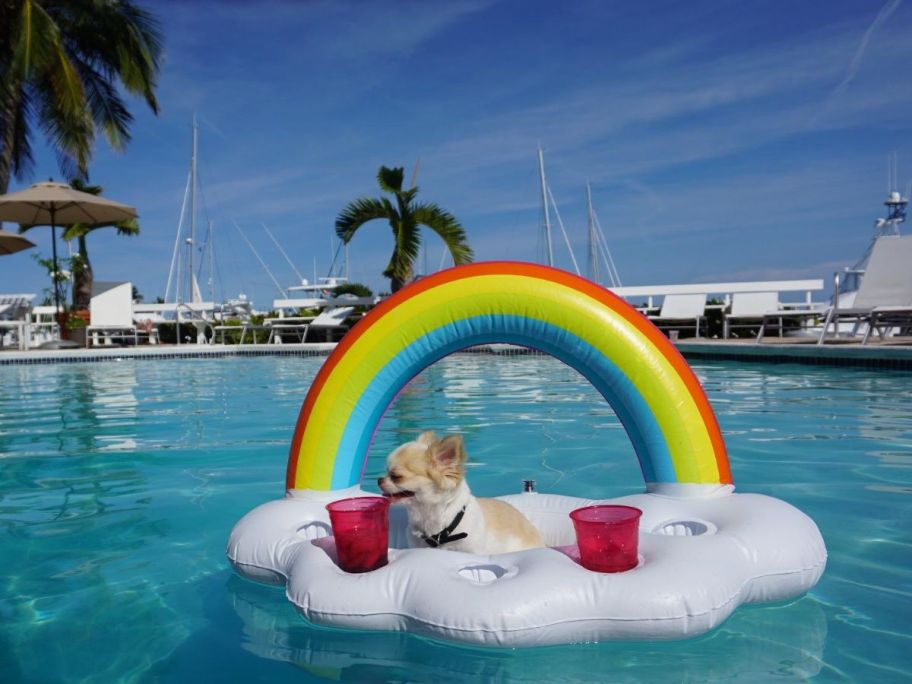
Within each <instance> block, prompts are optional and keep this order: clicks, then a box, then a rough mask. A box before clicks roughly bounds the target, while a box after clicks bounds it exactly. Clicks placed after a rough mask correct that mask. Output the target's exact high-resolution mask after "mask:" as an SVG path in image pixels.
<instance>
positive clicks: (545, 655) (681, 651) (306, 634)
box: [228, 577, 827, 682]
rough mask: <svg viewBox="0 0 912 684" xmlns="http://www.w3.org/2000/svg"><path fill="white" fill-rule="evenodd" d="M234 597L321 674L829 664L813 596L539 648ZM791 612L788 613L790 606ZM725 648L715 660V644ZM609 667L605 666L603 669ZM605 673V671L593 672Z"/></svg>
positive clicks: (714, 674) (240, 611) (253, 640)
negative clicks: (359, 627) (707, 623)
mask: <svg viewBox="0 0 912 684" xmlns="http://www.w3.org/2000/svg"><path fill="white" fill-rule="evenodd" d="M228 600H229V602H230V604H231V607H232V608H233V610H234V611H235V612H236V613H237V615H238V616H239V617H240V618H241V622H242V627H241V630H242V634H243V636H242V639H241V642H242V643H243V647H244V648H245V649H246V650H248V651H250V652H251V653H254V654H256V655H257V656H259V657H261V658H266V659H269V660H275V661H280V662H286V663H290V664H294V665H295V666H297V667H299V668H301V669H303V670H306V671H307V672H308V673H310V674H312V675H314V676H316V677H317V678H319V679H323V680H328V681H347V682H381V681H382V682H416V681H423V682H424V681H427V682H429V681H435V682H465V681H495V682H591V681H599V679H598V677H599V676H603V677H604V679H602V680H601V681H612V682H687V681H719V680H723V681H724V680H733V679H736V678H738V679H741V680H743V681H757V680H765V679H766V678H769V677H772V676H777V677H783V678H794V679H796V680H802V679H806V678H808V677H812V676H814V675H816V674H818V673H819V672H820V670H821V668H822V667H823V663H822V656H823V650H824V645H825V643H826V635H827V620H826V615H825V612H824V610H823V608H822V607H821V605H820V604H819V603H817V602H816V601H814V600H813V599H812V598H808V597H805V598H803V599H801V600H799V601H797V602H795V603H793V604H791V605H788V606H783V607H779V608H775V607H774V608H768V609H765V610H760V609H756V608H755V609H746V610H741V611H739V612H738V614H737V615H736V616H735V617H734V618H732V619H731V620H729V621H728V622H727V623H725V625H724V626H723V627H722V628H721V629H719V630H717V631H715V632H713V633H712V634H710V635H708V636H705V637H702V638H699V639H695V640H691V641H685V642H671V643H658V644H657V643H641V642H623V643H606V644H581V645H577V646H561V647H546V648H538V649H520V650H503V649H481V648H466V647H455V646H450V645H447V644H444V643H439V642H434V641H430V640H427V639H419V638H416V637H412V636H410V635H408V634H404V633H397V632H382V633H369V632H351V631H342V630H331V629H321V628H317V627H311V626H309V625H307V624H306V623H304V622H303V621H301V620H295V619H291V617H290V616H289V612H288V610H287V601H286V599H285V597H284V595H283V593H282V592H281V590H276V589H275V588H269V587H259V586H256V585H253V584H251V583H249V582H246V581H244V580H241V579H240V578H237V577H232V578H231V579H230V580H229V581H228ZM783 611H788V613H789V619H788V620H785V621H783V616H782V612H783ZM707 652H712V653H714V654H715V657H714V658H713V661H712V663H711V664H709V665H708V664H707V662H706V659H705V653H707ZM597 673H601V675H599V674H597ZM594 675H595V679H593V676H594Z"/></svg>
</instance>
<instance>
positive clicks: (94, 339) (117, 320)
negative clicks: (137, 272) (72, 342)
mask: <svg viewBox="0 0 912 684" xmlns="http://www.w3.org/2000/svg"><path fill="white" fill-rule="evenodd" d="M114 339H121V340H130V339H132V340H133V344H134V345H135V344H136V325H135V324H134V323H133V284H132V283H129V282H126V283H108V282H99V281H95V282H94V283H92V299H91V302H90V303H89V325H88V326H86V346H87V347H89V346H98V345H99V344H104V345H106V346H108V345H111V344H112V343H113V340H114Z"/></svg>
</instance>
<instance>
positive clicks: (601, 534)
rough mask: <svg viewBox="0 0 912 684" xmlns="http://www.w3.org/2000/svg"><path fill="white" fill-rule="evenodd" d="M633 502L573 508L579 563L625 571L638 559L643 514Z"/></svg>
mask: <svg viewBox="0 0 912 684" xmlns="http://www.w3.org/2000/svg"><path fill="white" fill-rule="evenodd" d="M641 515H643V511H641V510H640V509H639V508H634V507H633V506H615V505H607V504H605V505H595V506H586V507H585V508H577V509H576V510H574V511H571V512H570V519H571V520H573V528H574V529H575V530H576V543H577V546H578V547H579V555H580V564H581V565H582V566H583V567H584V568H586V569H587V570H594V571H595V572H624V571H625V570H630V569H631V568H635V567H636V566H637V563H638V562H639V560H638V557H637V546H638V542H639V528H640V516H641Z"/></svg>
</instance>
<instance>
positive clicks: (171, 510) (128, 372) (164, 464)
mask: <svg viewBox="0 0 912 684" xmlns="http://www.w3.org/2000/svg"><path fill="white" fill-rule="evenodd" d="M321 362H322V359H314V358H291V357H265V358H264V357H258V358H240V359H210V360H179V361H123V362H119V363H98V364H85V365H80V364H74V365H56V366H51V365H30V366H3V367H0V681H2V682H36V683H37V682H41V683H44V682H199V681H240V682H246V681H250V682H271V683H273V684H277V683H281V682H318V681H320V682H322V681H350V682H419V681H436V682H461V681H479V682H481V681H484V682H489V681H490V682H560V681H566V682H606V681H612V682H645V681H649V682H703V681H727V680H736V679H737V680H739V681H776V682H793V681H808V680H812V681H821V682H823V681H826V682H830V681H833V682H894V681H910V679H912V664H910V663H912V658H910V656H909V653H910V652H912V625H910V620H909V617H908V615H909V614H910V606H912V602H910V596H912V552H910V551H912V536H910V532H909V527H910V524H912V505H910V503H912V373H903V372H895V371H892V372H888V371H874V370H864V369H851V368H850V369H841V368H840V369H833V368H818V367H803V366H791V365H782V366H764V365H744V366H739V365H737V364H734V363H700V364H697V365H695V369H696V371H697V374H698V375H699V377H700V379H701V381H702V382H703V383H704V386H705V387H706V389H707V391H708V393H709V396H710V399H711V401H712V404H713V406H714V407H715V409H716V411H717V413H718V416H719V420H720V423H721V425H722V428H723V431H724V432H725V436H726V440H727V443H728V447H729V452H730V454H731V458H732V470H733V473H734V476H735V480H736V483H737V485H738V488H739V490H741V491H752V492H761V493H765V494H770V495H773V496H777V497H779V498H782V499H785V500H786V501H789V502H791V503H793V504H795V505H796V506H798V507H799V508H801V509H802V510H804V511H805V512H806V513H808V514H809V515H810V516H811V517H813V518H814V519H815V520H816V521H817V524H818V525H819V526H820V528H821V531H822V533H823V536H824V538H825V540H826V542H827V546H828V550H829V554H830V556H829V563H828V567H827V570H826V573H825V574H824V576H823V578H822V580H821V581H820V583H819V584H818V585H817V586H816V587H815V588H814V589H813V590H812V591H811V592H810V594H808V595H806V596H804V597H802V598H800V599H798V600H796V601H793V602H791V603H789V604H787V605H776V606H770V607H743V608H740V609H739V610H738V611H737V612H736V613H735V614H734V616H733V617H732V618H731V619H729V620H728V621H727V622H725V623H724V624H723V625H722V626H721V627H720V628H719V629H717V630H716V631H714V632H712V633H710V634H708V635H705V636H703V637H700V638H697V639H692V640H687V641H680V642H672V643H603V644H581V645H575V646H563V647H550V648H542V649H531V650H521V651H509V650H481V649H468V648H464V647H454V646H449V645H446V644H440V643H435V642H431V641H427V640H423V639H418V638H415V637H411V636H408V635H405V634H387V633H364V632H347V631H338V630H327V629H318V628H314V627H311V626H309V625H308V624H307V623H306V622H304V621H303V620H302V619H301V618H300V617H299V616H298V614H297V613H296V612H295V610H294V608H293V607H292V606H291V604H290V603H288V601H287V600H286V599H285V597H284V594H283V592H282V590H281V589H277V588H275V587H264V586H259V585H256V584H252V583H250V582H247V581H244V580H241V579H239V578H238V577H235V576H233V575H232V573H231V572H230V571H229V569H228V564H227V561H226V560H225V556H224V550H225V542H226V539H227V536H228V533H229V531H230V529H231V527H232V526H233V524H234V523H235V522H236V521H237V520H238V519H239V518H240V517H241V516H242V515H243V514H244V513H246V512H247V511H249V510H250V509H251V508H253V507H254V506H256V505H258V504H260V503H262V502H264V501H267V500H270V499H274V498H278V497H280V496H281V495H282V492H283V478H284V471H285V461H286V457H287V450H288V443H289V440H290V437H291V433H292V430H293V428H294V423H295V419H296V417H297V413H298V411H299V409H300V405H301V402H302V401H303V398H304V395H305V393H306V390H307V387H308V385H309V383H310V381H311V380H312V378H313V376H314V374H315V373H316V371H317V369H318V367H319V365H320V363H321ZM428 428H434V429H437V430H438V431H449V430H458V431H460V432H462V433H463V434H464V435H465V436H466V442H467V446H468V449H469V453H470V456H471V458H472V461H473V466H472V469H471V471H470V475H469V477H470V482H471V484H472V487H473V490H474V491H475V492H476V493H477V494H482V495H496V494H505V493H510V492H515V491H519V488H520V482H521V480H522V479H524V478H534V479H535V480H536V481H537V483H538V489H539V490H540V491H544V492H554V493H563V494H573V495H576V496H584V497H605V496H615V495H621V494H627V493H632V492H637V491H641V489H642V479H641V476H640V473H639V469H638V466H637V463H636V459H635V457H634V455H633V450H632V448H631V446H630V443H629V441H628V440H627V438H626V435H625V433H624V431H623V429H622V428H621V427H620V425H619V423H618V422H617V420H616V418H615V417H614V415H613V413H612V411H611V409H610V408H609V407H608V406H607V404H605V403H604V402H603V401H602V400H601V398H600V397H598V396H597V395H596V394H595V392H594V391H593V390H592V389H591V388H589V386H588V385H586V384H585V383H584V382H583V381H582V380H581V379H580V378H579V376H577V375H576V374H575V373H574V372H573V371H571V370H569V369H567V368H565V367H563V366H561V365H560V364H558V363H557V362H554V361H552V360H551V359H548V358H544V357H539V356H523V357H509V358H508V357H490V356H477V355H460V356H454V357H450V358H448V359H446V360H444V361H442V362H441V363H438V364H436V365H434V366H432V367H431V368H430V369H428V370H427V371H426V372H425V373H424V374H422V375H421V376H419V378H417V379H416V380H415V381H414V382H413V383H412V384H411V385H410V386H409V388H408V389H407V390H406V391H405V392H403V394H402V395H400V397H399V398H398V399H397V401H396V403H395V404H394V406H393V407H391V409H390V411H389V412H388V413H387V415H386V417H385V419H384V421H383V424H382V425H381V429H380V431H379V433H378V435H377V442H376V444H375V446H374V449H373V451H372V455H371V459H370V462H369V464H368V470H367V477H366V478H365V482H372V481H373V480H374V478H375V477H376V476H377V475H378V474H379V472H380V471H381V469H382V464H383V460H384V458H385V455H386V453H387V452H388V451H389V450H390V449H391V448H392V447H393V446H394V445H395V444H397V443H399V442H401V441H403V440H404V439H406V438H411V437H413V436H414V435H415V434H416V433H417V432H419V431H421V430H424V429H428Z"/></svg>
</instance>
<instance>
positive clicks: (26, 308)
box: [0, 294, 35, 351]
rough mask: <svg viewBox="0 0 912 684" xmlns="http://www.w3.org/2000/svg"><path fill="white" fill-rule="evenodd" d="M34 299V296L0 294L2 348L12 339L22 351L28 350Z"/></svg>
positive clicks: (0, 345)
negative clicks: (7, 339)
mask: <svg viewBox="0 0 912 684" xmlns="http://www.w3.org/2000/svg"><path fill="white" fill-rule="evenodd" d="M33 299H35V295H33V294H0V347H3V346H4V345H5V344H6V338H7V337H10V338H14V339H15V342H16V346H17V347H18V348H19V349H20V350H21V351H24V350H25V349H27V348H28V342H29V336H30V335H29V333H30V329H29V324H30V312H31V308H32V300H33ZM10 342H12V339H11V340H10Z"/></svg>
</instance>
